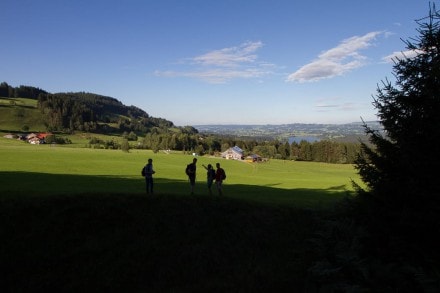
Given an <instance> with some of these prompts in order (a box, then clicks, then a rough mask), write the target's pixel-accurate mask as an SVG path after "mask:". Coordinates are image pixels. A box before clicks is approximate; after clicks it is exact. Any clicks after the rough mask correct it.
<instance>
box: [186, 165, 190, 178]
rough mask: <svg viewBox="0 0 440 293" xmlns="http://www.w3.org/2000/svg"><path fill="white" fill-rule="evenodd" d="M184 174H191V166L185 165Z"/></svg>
mask: <svg viewBox="0 0 440 293" xmlns="http://www.w3.org/2000/svg"><path fill="white" fill-rule="evenodd" d="M185 174H186V175H188V176H189V175H190V174H191V164H188V165H186V168H185Z"/></svg>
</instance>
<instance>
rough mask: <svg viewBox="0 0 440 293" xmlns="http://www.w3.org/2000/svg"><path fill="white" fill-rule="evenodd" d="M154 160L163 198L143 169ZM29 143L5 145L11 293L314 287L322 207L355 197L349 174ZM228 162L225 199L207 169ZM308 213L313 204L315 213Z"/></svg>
mask: <svg viewBox="0 0 440 293" xmlns="http://www.w3.org/2000/svg"><path fill="white" fill-rule="evenodd" d="M149 157H151V158H153V160H154V165H155V169H156V171H157V174H156V178H155V182H156V193H157V194H156V195H155V196H154V197H147V196H145V195H144V193H143V190H144V182H143V179H142V177H141V176H140V169H141V167H142V166H143V165H144V164H145V162H146V160H147V159H148V158H149ZM191 160H192V157H191V156H188V155H182V154H170V155H167V154H164V153H158V154H153V153H152V152H151V151H136V150H133V151H131V152H130V153H123V152H122V151H112V150H94V149H84V148H71V147H60V146H57V147H50V146H47V145H40V146H36V145H29V144H25V143H23V142H19V141H15V140H8V139H4V138H0V162H1V170H0V194H1V196H0V223H1V224H0V239H2V244H1V246H0V259H1V262H0V269H1V270H2V271H3V272H6V273H4V274H3V277H2V278H3V281H2V288H3V289H4V290H6V291H5V292H7V291H10V292H17V291H26V292H28V291H47V290H52V291H53V290H55V291H72V292H78V291H85V290H86V291H106V292H111V291H118V292H121V291H128V292H138V291H141V292H145V291H148V292H172V291H177V292H188V291H190V292H231V291H232V292H237V291H244V292H268V291H277V292H283V291H290V292H291V291H292V290H293V291H299V292H303V291H304V289H305V287H306V286H307V282H306V280H307V270H308V268H310V267H311V265H312V264H313V262H314V261H315V259H314V253H313V251H310V246H309V244H308V239H310V238H311V237H312V235H313V233H314V232H315V231H316V229H317V228H318V227H319V224H318V222H317V220H316V219H317V218H319V215H318V213H321V212H318V210H317V209H316V208H320V207H322V208H325V207H329V206H330V205H332V204H333V203H335V202H337V201H338V200H339V199H341V198H342V197H343V196H345V194H346V191H347V190H350V189H351V188H350V185H349V180H350V178H351V177H355V178H356V176H355V172H354V170H353V168H352V166H348V165H329V164H319V163H306V162H283V161H277V160H272V161H270V162H269V163H266V164H258V165H252V164H246V163H243V162H236V161H227V160H221V159H218V158H208V157H206V158H205V157H200V158H199V164H198V166H199V176H198V184H197V191H198V192H197V195H196V196H189V195H188V191H189V190H188V183H187V181H186V178H185V175H184V167H185V165H186V164H187V163H189V162H190V161H191ZM216 162H220V163H221V164H222V167H224V168H225V170H226V172H227V175H228V178H227V180H226V182H225V186H224V188H225V197H222V198H219V197H209V196H208V195H207V192H206V187H205V184H204V183H205V179H204V177H205V176H204V174H205V172H204V169H203V167H202V166H201V165H202V164H208V163H211V164H213V163H216ZM310 208H313V210H312V209H310Z"/></svg>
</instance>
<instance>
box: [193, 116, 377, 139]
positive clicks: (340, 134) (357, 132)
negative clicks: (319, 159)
mask: <svg viewBox="0 0 440 293" xmlns="http://www.w3.org/2000/svg"><path fill="white" fill-rule="evenodd" d="M365 123H366V124H367V125H368V126H369V127H370V128H372V129H376V130H380V129H382V127H381V124H380V123H379V122H378V121H366V122H365ZM193 127H194V128H196V129H197V130H198V131H199V132H202V133H212V134H218V135H225V136H234V137H253V138H262V139H264V138H268V139H270V138H277V139H291V138H293V137H314V138H315V139H334V140H345V141H354V140H356V141H358V140H359V138H363V137H365V132H364V127H363V123H362V122H353V123H346V124H304V123H292V124H279V125H275V124H266V125H242V124H218V125H193Z"/></svg>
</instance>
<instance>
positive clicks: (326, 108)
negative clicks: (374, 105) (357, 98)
mask: <svg viewBox="0 0 440 293" xmlns="http://www.w3.org/2000/svg"><path fill="white" fill-rule="evenodd" d="M362 107H364V105H361V104H356V103H353V102H344V101H341V99H339V98H328V99H321V100H319V101H317V102H316V103H315V108H316V110H317V111H318V112H334V111H337V112H339V111H343V112H350V111H355V110H358V109H360V108H362Z"/></svg>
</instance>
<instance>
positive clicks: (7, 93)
mask: <svg viewBox="0 0 440 293" xmlns="http://www.w3.org/2000/svg"><path fill="white" fill-rule="evenodd" d="M0 98H3V99H4V98H28V99H33V100H36V101H37V108H38V110H39V111H40V113H41V118H42V120H43V123H44V125H45V127H46V130H47V131H62V132H66V133H69V132H73V131H87V132H96V133H105V134H122V133H124V132H135V133H136V134H138V135H143V134H145V133H148V132H150V131H151V130H152V129H153V128H156V129H160V130H166V129H168V128H172V127H175V126H174V124H173V122H171V121H169V120H166V119H163V118H156V117H152V116H150V115H149V114H148V113H147V112H145V111H144V110H142V109H140V108H138V107H136V106H126V105H124V104H122V103H121V102H120V101H119V100H117V99H115V98H112V97H107V96H102V95H98V94H93V93H86V92H76V93H74V92H69V93H55V94H52V93H49V92H47V91H45V90H42V89H39V88H36V87H32V86H23V85H22V86H19V87H12V86H10V85H8V84H7V83H6V82H2V83H1V84H0ZM185 131H186V132H188V131H189V132H193V133H197V130H196V129H195V128H192V127H185Z"/></svg>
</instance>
